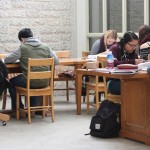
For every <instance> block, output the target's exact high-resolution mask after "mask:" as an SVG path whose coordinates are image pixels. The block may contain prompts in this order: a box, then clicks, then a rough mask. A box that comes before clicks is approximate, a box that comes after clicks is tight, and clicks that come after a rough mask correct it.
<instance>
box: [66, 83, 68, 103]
mask: <svg viewBox="0 0 150 150" xmlns="http://www.w3.org/2000/svg"><path fill="white" fill-rule="evenodd" d="M66 90H67V91H66V92H67V93H66V96H67V101H69V85H68V81H66Z"/></svg>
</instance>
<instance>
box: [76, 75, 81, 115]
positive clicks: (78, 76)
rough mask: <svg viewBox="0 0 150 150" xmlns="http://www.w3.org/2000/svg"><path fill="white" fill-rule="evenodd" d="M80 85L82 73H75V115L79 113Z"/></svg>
mask: <svg viewBox="0 0 150 150" xmlns="http://www.w3.org/2000/svg"><path fill="white" fill-rule="evenodd" d="M81 87H82V74H78V73H77V74H76V104H77V115H80V114H81Z"/></svg>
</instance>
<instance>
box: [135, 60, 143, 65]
mask: <svg viewBox="0 0 150 150" xmlns="http://www.w3.org/2000/svg"><path fill="white" fill-rule="evenodd" d="M142 62H144V59H135V64H136V65H138V64H139V63H142Z"/></svg>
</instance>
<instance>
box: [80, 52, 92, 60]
mask: <svg viewBox="0 0 150 150" xmlns="http://www.w3.org/2000/svg"><path fill="white" fill-rule="evenodd" d="M88 55H90V51H85V50H83V51H82V59H86V58H87V56H88Z"/></svg>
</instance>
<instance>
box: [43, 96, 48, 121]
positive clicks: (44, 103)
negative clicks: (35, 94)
mask: <svg viewBox="0 0 150 150" xmlns="http://www.w3.org/2000/svg"><path fill="white" fill-rule="evenodd" d="M42 98H43V106H45V105H46V98H47V96H43V97H42ZM42 117H43V118H45V110H44V109H43V110H42Z"/></svg>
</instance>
